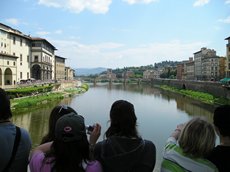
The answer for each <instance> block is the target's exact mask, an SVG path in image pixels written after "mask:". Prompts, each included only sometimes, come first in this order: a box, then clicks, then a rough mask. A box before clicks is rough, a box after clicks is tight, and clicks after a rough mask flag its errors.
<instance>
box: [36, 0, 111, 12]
mask: <svg viewBox="0 0 230 172" xmlns="http://www.w3.org/2000/svg"><path fill="white" fill-rule="evenodd" d="M111 3H112V0H39V2H38V4H40V5H45V6H48V7H55V8H63V9H67V10H69V11H71V12H74V13H80V12H82V11H83V10H89V11H92V12H93V13H102V14H103V13H106V12H108V11H109V6H110V4H111Z"/></svg>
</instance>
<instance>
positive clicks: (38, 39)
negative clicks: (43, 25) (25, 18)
mask: <svg viewBox="0 0 230 172" xmlns="http://www.w3.org/2000/svg"><path fill="white" fill-rule="evenodd" d="M30 39H31V40H32V41H44V42H46V43H48V44H49V45H50V46H51V47H53V49H54V50H57V49H56V48H55V47H54V46H53V45H52V44H51V43H50V42H49V41H47V40H46V39H44V38H39V37H31V38H30Z"/></svg>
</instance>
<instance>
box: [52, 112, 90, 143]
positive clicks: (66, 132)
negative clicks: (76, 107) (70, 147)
mask: <svg viewBox="0 0 230 172" xmlns="http://www.w3.org/2000/svg"><path fill="white" fill-rule="evenodd" d="M83 137H86V129H85V122H84V118H83V117H82V116H80V115H78V114H76V113H74V112H71V113H69V114H66V115H64V116H62V117H61V118H59V119H58V120H57V123H56V126H55V139H56V140H61V141H62V142H72V141H79V140H82V138H83Z"/></svg>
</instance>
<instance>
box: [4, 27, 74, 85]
mask: <svg viewBox="0 0 230 172" xmlns="http://www.w3.org/2000/svg"><path fill="white" fill-rule="evenodd" d="M55 50H57V49H56V48H55V47H54V46H53V45H52V44H51V43H50V42H49V41H47V40H46V39H44V38H35V37H31V36H30V35H25V34H23V33H22V32H20V31H18V30H16V29H13V28H11V27H9V26H7V25H4V24H2V23H0V87H3V88H8V87H9V88H11V87H14V86H15V85H16V84H17V83H20V81H26V80H28V79H31V78H33V79H36V80H41V81H46V82H47V81H48V82H49V81H51V80H57V79H58V80H61V79H73V77H74V70H73V69H71V68H66V69H65V58H63V57H60V56H55Z"/></svg>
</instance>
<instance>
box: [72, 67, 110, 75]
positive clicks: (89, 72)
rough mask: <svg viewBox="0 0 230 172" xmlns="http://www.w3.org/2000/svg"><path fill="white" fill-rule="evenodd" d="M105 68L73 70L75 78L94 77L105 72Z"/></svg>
mask: <svg viewBox="0 0 230 172" xmlns="http://www.w3.org/2000/svg"><path fill="white" fill-rule="evenodd" d="M106 70H107V68H103V67H97V68H77V69H75V74H76V75H77V76H82V75H84V76H88V75H96V74H100V73H101V72H104V71H106Z"/></svg>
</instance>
